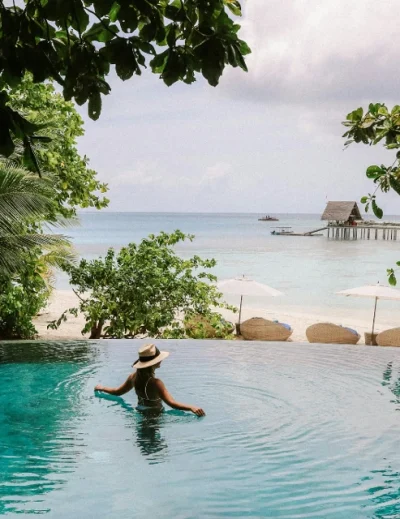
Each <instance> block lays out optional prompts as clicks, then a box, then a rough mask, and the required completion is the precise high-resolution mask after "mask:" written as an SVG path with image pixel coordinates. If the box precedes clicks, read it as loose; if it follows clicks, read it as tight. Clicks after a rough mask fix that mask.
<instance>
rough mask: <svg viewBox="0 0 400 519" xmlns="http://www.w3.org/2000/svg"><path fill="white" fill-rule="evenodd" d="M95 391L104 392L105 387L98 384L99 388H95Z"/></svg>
mask: <svg viewBox="0 0 400 519" xmlns="http://www.w3.org/2000/svg"><path fill="white" fill-rule="evenodd" d="M94 390H95V391H103V386H102V385H101V384H97V386H96V387H95V388H94Z"/></svg>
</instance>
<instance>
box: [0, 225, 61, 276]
mask: <svg viewBox="0 0 400 519" xmlns="http://www.w3.org/2000/svg"><path fill="white" fill-rule="evenodd" d="M69 245H70V242H69V241H68V238H66V237H65V236H62V235H57V234H23V235H19V236H18V235H0V273H1V274H5V275H12V274H13V273H15V272H18V271H19V270H21V269H22V268H23V266H24V263H25V254H26V252H29V251H32V250H34V249H37V248H40V249H45V250H46V249H47V250H48V249H50V250H52V249H54V248H56V247H65V250H66V249H67V247H69ZM67 257H68V256H67V255H66V258H67Z"/></svg>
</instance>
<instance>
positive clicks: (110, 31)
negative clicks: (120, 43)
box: [84, 7, 126, 40]
mask: <svg viewBox="0 0 400 519" xmlns="http://www.w3.org/2000/svg"><path fill="white" fill-rule="evenodd" d="M84 9H85V11H87V12H88V13H90V14H92V15H93V16H95V17H96V18H97V19H98V20H99V22H100V23H101V25H102V26H103V27H104V29H106V30H107V31H108V32H109V33H111V34H113V35H114V36H116V37H117V38H120V39H121V40H126V38H123V37H122V36H120V35H119V34H118V33H117V32H115V31H113V30H112V29H110V27H108V25H107V24H106V23H105V22H104V20H103V19H102V18H100V16H98V15H97V14H96V13H95V12H94V11H92V10H91V9H89V7H84Z"/></svg>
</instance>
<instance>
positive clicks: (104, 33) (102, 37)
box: [83, 21, 118, 43]
mask: <svg viewBox="0 0 400 519" xmlns="http://www.w3.org/2000/svg"><path fill="white" fill-rule="evenodd" d="M104 23H105V24H106V26H107V28H106V27H104V25H103V24H102V23H100V22H99V23H94V24H93V25H92V27H91V28H90V29H89V30H88V31H87V32H85V34H83V38H85V40H88V41H99V42H101V43H106V42H108V41H111V40H112V39H113V38H115V34H117V32H118V27H117V26H116V25H109V22H108V21H105V22H104Z"/></svg>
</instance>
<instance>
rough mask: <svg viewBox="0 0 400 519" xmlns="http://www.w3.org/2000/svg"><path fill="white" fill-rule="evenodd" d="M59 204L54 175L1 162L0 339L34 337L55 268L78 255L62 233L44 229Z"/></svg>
mask: <svg viewBox="0 0 400 519" xmlns="http://www.w3.org/2000/svg"><path fill="white" fill-rule="evenodd" d="M55 204H56V202H55V196H54V187H53V182H52V179H51V178H47V177H46V178H39V177H38V176H37V175H35V174H32V173H30V172H28V171H26V170H24V169H21V168H16V167H13V166H12V165H7V164H5V163H4V162H0V340H4V339H31V338H34V337H35V335H36V329H35V327H34V325H33V323H32V319H33V318H34V317H35V316H36V315H37V313H38V312H39V311H40V310H41V309H42V308H43V307H44V306H45V304H46V302H47V298H48V296H49V294H50V292H51V288H52V268H53V267H55V266H58V267H61V265H62V264H64V262H65V261H71V260H72V259H73V257H74V256H73V252H72V249H71V246H70V243H69V241H68V240H67V239H66V238H65V237H64V236H62V235H59V234H54V233H46V232H45V230H46V229H45V228H43V227H42V225H43V224H44V223H45V222H46V221H47V215H48V214H49V213H54V205H55Z"/></svg>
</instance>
